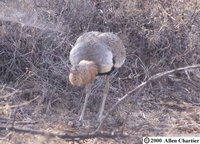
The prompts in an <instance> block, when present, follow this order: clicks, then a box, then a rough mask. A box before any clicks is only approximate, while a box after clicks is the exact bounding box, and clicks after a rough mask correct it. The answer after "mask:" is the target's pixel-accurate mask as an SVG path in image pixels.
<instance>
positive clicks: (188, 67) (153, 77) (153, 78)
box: [96, 65, 200, 132]
mask: <svg viewBox="0 0 200 144" xmlns="http://www.w3.org/2000/svg"><path fill="white" fill-rule="evenodd" d="M195 68H200V65H191V66H185V67H180V68H177V69H173V70H169V71H165V72H161V73H158V74H155V75H153V76H151V77H150V78H149V79H148V80H147V81H145V82H142V83H141V84H140V85H138V86H137V87H135V88H134V89H133V90H130V91H129V92H127V93H126V94H125V95H124V96H123V97H122V98H120V99H119V100H118V101H117V102H116V103H115V104H114V105H113V106H112V107H111V108H110V110H109V111H108V112H107V113H106V115H105V116H104V117H103V118H102V120H101V122H100V124H99V126H98V128H97V129H96V132H98V131H99V130H100V129H101V127H102V126H103V123H104V122H105V120H106V118H108V116H109V115H110V113H111V112H113V111H114V110H115V109H116V107H117V106H118V105H119V104H121V103H122V102H123V101H124V100H126V99H127V98H128V97H130V96H132V95H131V94H132V93H133V92H135V91H137V90H139V89H141V88H142V87H143V86H145V85H146V84H147V83H149V82H151V81H153V80H156V79H158V78H161V77H163V76H166V75H168V74H171V73H173V72H176V71H182V70H187V69H195Z"/></svg>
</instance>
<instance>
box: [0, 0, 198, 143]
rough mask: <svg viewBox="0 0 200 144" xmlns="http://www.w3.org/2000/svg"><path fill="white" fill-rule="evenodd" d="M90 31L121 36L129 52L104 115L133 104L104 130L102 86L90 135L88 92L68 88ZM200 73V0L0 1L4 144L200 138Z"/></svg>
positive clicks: (93, 104) (0, 134) (96, 92)
mask: <svg viewBox="0 0 200 144" xmlns="http://www.w3.org/2000/svg"><path fill="white" fill-rule="evenodd" d="M87 31H102V32H107V31H109V32H113V33H115V34H117V35H118V36H119V37H120V38H121V39H122V41H123V42H124V45H125V46H126V51H127V59H126V62H125V64H124V66H123V67H122V68H121V69H119V70H116V71H114V72H113V73H112V75H113V77H112V79H111V82H110V85H111V86H110V92H109V96H108V98H107V103H106V106H105V111H107V112H108V111H110V110H111V109H112V106H113V105H115V104H116V103H117V102H118V99H119V100H120V98H122V97H123V96H126V94H128V95H129V96H128V97H127V98H126V99H125V100H123V101H121V102H120V103H119V104H118V105H117V106H116V107H115V109H113V111H110V113H109V115H108V116H107V117H106V119H105V121H106V122H105V121H104V122H102V124H101V127H100V129H96V128H97V123H96V122H97V121H96V116H97V111H98V110H99V106H100V101H101V98H102V95H101V94H102V92H100V90H102V87H103V86H104V83H103V82H104V81H103V79H104V77H98V78H97V80H96V81H95V84H94V86H93V91H92V96H91V97H90V100H89V104H88V109H87V112H86V114H85V118H84V119H85V120H84V123H83V124H82V125H80V123H79V122H78V117H79V115H80V109H81V106H82V105H83V100H84V96H85V91H84V89H83V88H78V87H73V86H72V85H70V83H69V80H68V74H69V70H70V67H71V65H70V62H69V51H70V49H71V47H72V46H73V44H74V42H75V41H76V39H77V38H78V36H80V35H81V34H82V33H84V32H87ZM199 63H200V1H198V0H151V1H149V0H117V1H115V0H41V1H38V0H3V1H0V143H5V144H10V143H11V144H12V143H15V144H17V143H27V144H29V143H30V144H31V143H38V144H40V143H41V144H47V143H48V144H54V143H63V144H64V143H70V142H72V141H73V140H76V141H79V140H80V139H81V142H83V140H84V142H85V143H92V142H93V141H94V138H96V137H98V140H97V143H100V142H101V143H133V144H134V143H135V144H138V143H141V141H142V137H143V136H157V135H159V136H171V135H177V136H180V135H182V136H183V135H184V136H185V135H187V136H188V135H192V136H194V135H198V134H199V133H200V128H199V125H200V119H199V116H200V108H199V103H200V95H199V87H200V70H199V69H198V68H197V67H198V64H199ZM193 65H196V67H195V68H194V67H193ZM187 66H189V68H188V67H187ZM190 66H191V67H192V68H191V67H190ZM180 67H184V68H182V69H181V70H177V69H178V68H180ZM170 70H173V72H169V71H170ZM165 72H167V73H165ZM168 72H169V73H168ZM156 74H157V75H156ZM159 74H160V75H159ZM155 76H158V77H157V78H156V79H152V77H153V78H155ZM145 82H147V83H145ZM144 83H145V85H141V84H144ZM138 86H139V88H138V89H136V90H134V89H135V88H136V87H138ZM140 86H141V87H140ZM100 131H103V133H100ZM88 133H89V134H88ZM19 137H20V138H19ZM1 141H2V142H1Z"/></svg>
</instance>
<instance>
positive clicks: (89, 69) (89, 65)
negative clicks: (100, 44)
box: [78, 60, 98, 84]
mask: <svg viewBox="0 0 200 144" xmlns="http://www.w3.org/2000/svg"><path fill="white" fill-rule="evenodd" d="M78 65H79V66H80V67H82V68H83V70H82V71H81V73H82V74H81V75H82V80H83V83H85V84H88V83H90V82H92V81H93V80H94V79H95V78H96V76H97V74H98V67H97V65H96V64H95V63H94V62H93V61H87V60H82V61H80V63H79V64H78Z"/></svg>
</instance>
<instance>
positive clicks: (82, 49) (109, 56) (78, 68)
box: [69, 31, 126, 122]
mask: <svg viewBox="0 0 200 144" xmlns="http://www.w3.org/2000/svg"><path fill="white" fill-rule="evenodd" d="M69 59H70V62H71V65H72V67H71V69H70V72H69V81H70V83H71V84H72V85H73V86H85V89H86V97H85V100H84V104H83V108H82V111H81V115H80V118H79V121H82V120H83V117H84V113H85V109H86V106H87V102H88V98H89V97H90V95H91V87H92V83H93V81H94V80H95V79H96V77H97V76H102V75H104V76H105V79H106V82H105V88H104V90H103V98H102V104H101V107H100V110H99V116H98V121H99V122H100V121H101V120H102V118H103V112H104V106H105V102H106V97H107V95H108V92H109V79H110V74H111V73H112V71H113V70H114V69H116V68H120V67H121V66H122V65H123V64H124V62H125V59H126V50H125V46H124V44H123V42H122V40H121V39H120V38H119V37H118V36H117V35H116V34H114V33H112V32H99V31H90V32H85V33H83V34H82V35H81V36H80V37H78V39H77V40H76V42H75V44H74V46H73V47H72V49H71V51H70V56H69Z"/></svg>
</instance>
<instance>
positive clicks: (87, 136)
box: [0, 127, 127, 141]
mask: <svg viewBox="0 0 200 144" xmlns="http://www.w3.org/2000/svg"><path fill="white" fill-rule="evenodd" d="M5 130H7V131H13V132H16V133H29V134H32V135H42V136H45V137H48V138H55V137H58V138H61V139H64V140H66V141H81V140H85V139H91V138H97V137H98V138H112V139H113V138H116V137H121V138H124V137H127V135H123V134H121V133H107V132H94V133H88V134H77V135H71V134H67V133H63V134H56V133H51V132H45V131H38V130H32V129H22V128H16V127H0V131H5Z"/></svg>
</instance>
